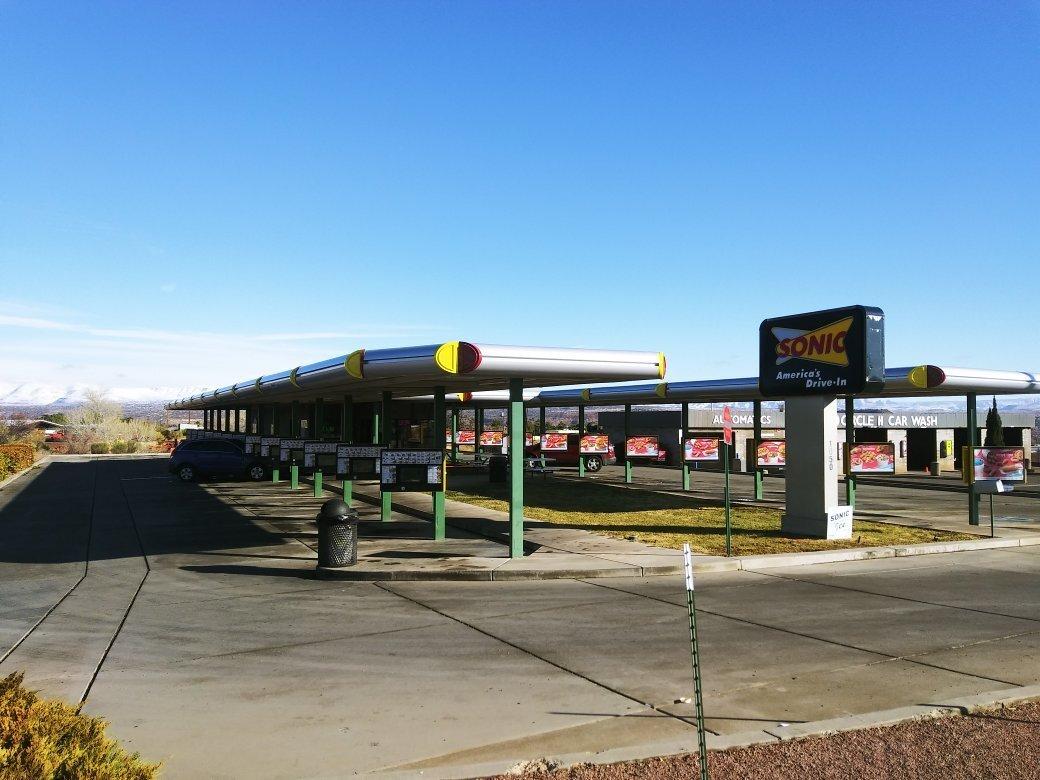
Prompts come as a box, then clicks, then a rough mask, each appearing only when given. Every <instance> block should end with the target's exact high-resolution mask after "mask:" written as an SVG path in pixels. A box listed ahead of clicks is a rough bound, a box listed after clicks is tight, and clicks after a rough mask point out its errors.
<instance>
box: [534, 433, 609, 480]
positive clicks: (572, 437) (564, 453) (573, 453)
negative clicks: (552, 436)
mask: <svg viewBox="0 0 1040 780" xmlns="http://www.w3.org/2000/svg"><path fill="white" fill-rule="evenodd" d="M578 454H579V453H578V434H576V433H568V434H567V449H565V450H546V452H545V457H546V458H552V459H553V460H554V461H556V464H557V465H559V466H577V465H578ZM524 455H525V457H528V458H538V457H541V455H542V450H541V445H540V444H531V445H528V446H527V447H524ZM616 462H617V458H616V457H615V456H614V445H613V444H611V445H608V447H607V454H606V455H601V454H595V455H586V456H585V468H586V469H588V470H589V471H599V470H600V469H601V468H603V467H604V466H613V465H614V464H615V463H616Z"/></svg>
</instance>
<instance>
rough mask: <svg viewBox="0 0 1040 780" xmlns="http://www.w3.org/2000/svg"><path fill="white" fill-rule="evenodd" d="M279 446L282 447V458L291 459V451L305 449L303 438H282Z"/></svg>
mask: <svg viewBox="0 0 1040 780" xmlns="http://www.w3.org/2000/svg"><path fill="white" fill-rule="evenodd" d="M278 446H279V447H280V448H281V458H282V460H289V453H290V452H292V451H293V450H302V449H303V439H282V440H281V441H280V443H279V445H278Z"/></svg>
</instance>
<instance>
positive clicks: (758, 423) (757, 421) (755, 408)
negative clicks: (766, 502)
mask: <svg viewBox="0 0 1040 780" xmlns="http://www.w3.org/2000/svg"><path fill="white" fill-rule="evenodd" d="M751 416H752V417H753V418H754V420H753V421H752V423H751V424H752V426H754V432H753V433H752V435H751V437H752V443H753V444H752V447H751V467H752V469H753V470H754V473H755V500H756V501H761V500H762V497H763V495H764V494H765V472H764V471H763V470H762V467H761V466H759V465H758V445H759V444H761V443H762V402H761V401H753V402H752V412H751Z"/></svg>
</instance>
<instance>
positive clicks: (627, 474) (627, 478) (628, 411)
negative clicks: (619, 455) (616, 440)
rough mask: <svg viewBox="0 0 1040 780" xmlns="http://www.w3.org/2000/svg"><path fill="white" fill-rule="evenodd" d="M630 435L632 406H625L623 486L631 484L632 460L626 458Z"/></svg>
mask: <svg viewBox="0 0 1040 780" xmlns="http://www.w3.org/2000/svg"><path fill="white" fill-rule="evenodd" d="M631 435H632V404H625V445H624V446H625V484H626V485H631V484H632V459H631V458H630V457H628V439H629V437H630V436H631Z"/></svg>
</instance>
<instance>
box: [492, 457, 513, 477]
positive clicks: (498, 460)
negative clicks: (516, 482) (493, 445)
mask: <svg viewBox="0 0 1040 780" xmlns="http://www.w3.org/2000/svg"><path fill="white" fill-rule="evenodd" d="M508 464H509V459H508V458H506V456H505V455H492V456H491V458H490V459H489V460H488V482H506V481H508V479H509V472H508V470H507V468H506V467H507V465H508Z"/></svg>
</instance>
